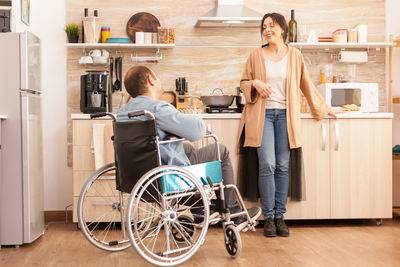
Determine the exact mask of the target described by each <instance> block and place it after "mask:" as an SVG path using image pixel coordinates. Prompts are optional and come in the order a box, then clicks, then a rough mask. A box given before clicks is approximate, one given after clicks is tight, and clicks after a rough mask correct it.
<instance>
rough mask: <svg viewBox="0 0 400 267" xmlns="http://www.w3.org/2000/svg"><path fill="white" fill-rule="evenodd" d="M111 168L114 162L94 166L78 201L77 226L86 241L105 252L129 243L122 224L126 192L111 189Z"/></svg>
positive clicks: (113, 184)
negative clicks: (95, 169)
mask: <svg viewBox="0 0 400 267" xmlns="http://www.w3.org/2000/svg"><path fill="white" fill-rule="evenodd" d="M115 171H116V167H115V164H114V163H110V164H107V165H104V166H103V167H101V168H100V169H98V170H97V171H96V172H95V173H94V174H93V175H92V176H91V177H90V178H89V179H88V180H87V182H86V184H85V185H84V186H83V188H82V191H81V194H80V196H79V202H78V222H79V228H80V229H81V231H82V233H83V234H84V236H85V237H86V239H87V240H89V242H90V243H92V244H93V245H95V246H96V247H98V248H100V249H104V250H107V251H120V250H123V249H125V248H127V247H129V246H130V242H129V239H128V236H127V234H126V231H125V227H124V222H125V221H124V219H125V218H124V202H126V201H127V200H128V197H129V194H124V193H121V192H120V191H118V190H116V189H115V187H116V183H115ZM121 220H122V223H121Z"/></svg>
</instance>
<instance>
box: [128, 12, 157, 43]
mask: <svg viewBox="0 0 400 267" xmlns="http://www.w3.org/2000/svg"><path fill="white" fill-rule="evenodd" d="M158 26H160V22H159V21H158V19H157V18H156V17H155V16H154V15H152V14H150V13H147V12H140V13H136V14H135V15H133V16H132V17H131V18H130V19H129V20H128V23H127V25H126V34H127V35H128V37H129V38H130V39H131V40H132V42H133V43H136V42H135V33H136V32H157V27H158Z"/></svg>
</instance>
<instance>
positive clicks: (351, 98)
mask: <svg viewBox="0 0 400 267" xmlns="http://www.w3.org/2000/svg"><path fill="white" fill-rule="evenodd" d="M350 104H354V105H357V106H359V107H360V106H361V89H359V88H354V89H353V88H337V89H332V91H331V107H341V106H343V105H350Z"/></svg>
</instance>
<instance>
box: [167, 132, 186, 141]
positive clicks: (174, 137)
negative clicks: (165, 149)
mask: <svg viewBox="0 0 400 267" xmlns="http://www.w3.org/2000/svg"><path fill="white" fill-rule="evenodd" d="M176 139H182V137H179V136H177V135H174V134H170V133H167V135H166V136H165V137H164V139H163V140H176Z"/></svg>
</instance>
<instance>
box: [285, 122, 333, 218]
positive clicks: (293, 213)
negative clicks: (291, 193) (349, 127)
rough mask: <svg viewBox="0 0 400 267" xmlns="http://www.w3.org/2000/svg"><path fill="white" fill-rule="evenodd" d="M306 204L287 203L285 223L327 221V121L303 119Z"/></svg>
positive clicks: (328, 198)
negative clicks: (312, 220) (313, 220)
mask: <svg viewBox="0 0 400 267" xmlns="http://www.w3.org/2000/svg"><path fill="white" fill-rule="evenodd" d="M301 125H302V137H303V148H302V150H303V162H304V172H305V173H304V174H305V180H306V200H305V201H290V200H288V203H287V213H286V214H285V218H286V219H329V218H330V203H331V197H330V172H329V138H330V132H329V119H323V120H321V121H318V122H317V121H315V120H313V119H303V120H302V121H301Z"/></svg>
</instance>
